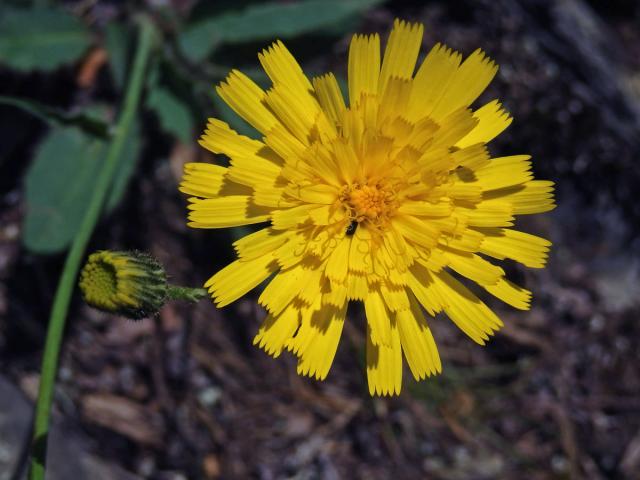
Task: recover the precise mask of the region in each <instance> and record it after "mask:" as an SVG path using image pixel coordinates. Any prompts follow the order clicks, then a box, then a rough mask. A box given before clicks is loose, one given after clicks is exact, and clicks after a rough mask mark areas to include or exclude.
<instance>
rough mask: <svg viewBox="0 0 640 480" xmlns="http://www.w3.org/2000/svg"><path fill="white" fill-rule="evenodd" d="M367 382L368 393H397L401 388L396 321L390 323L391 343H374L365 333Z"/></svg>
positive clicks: (399, 347) (369, 335) (398, 338)
mask: <svg viewBox="0 0 640 480" xmlns="http://www.w3.org/2000/svg"><path fill="white" fill-rule="evenodd" d="M366 356H367V383H368V384H369V394H370V395H389V396H391V395H398V394H399V393H400V389H401V388H402V346H401V345H400V334H399V333H398V326H397V324H396V322H395V321H394V322H393V325H391V343H390V345H389V346H386V345H375V344H374V343H373V341H372V340H371V332H370V331H369V332H368V335H367V355H366Z"/></svg>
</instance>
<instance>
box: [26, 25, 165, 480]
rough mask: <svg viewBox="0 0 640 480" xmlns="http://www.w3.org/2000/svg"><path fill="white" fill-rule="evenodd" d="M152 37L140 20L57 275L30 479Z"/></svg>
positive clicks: (34, 477)
mask: <svg viewBox="0 0 640 480" xmlns="http://www.w3.org/2000/svg"><path fill="white" fill-rule="evenodd" d="M153 37H154V28H153V25H152V24H151V23H150V21H149V20H146V19H142V20H141V25H140V36H139V41H138V46H137V50H136V54H135V59H134V62H133V68H132V73H131V76H130V79H129V83H128V86H127V92H126V96H125V99H124V104H123V107H122V111H121V114H120V118H119V119H118V124H117V126H116V130H115V134H114V137H113V140H112V141H111V145H110V147H109V152H108V155H107V158H106V160H105V163H104V165H103V167H102V170H101V171H100V174H99V176H98V179H97V183H96V187H95V190H94V192H93V197H92V198H91V201H90V202H89V205H88V207H87V210H86V212H85V214H84V218H83V219H82V224H81V225H80V229H79V231H78V234H77V235H76V237H75V238H74V240H73V243H72V245H71V249H70V250H69V254H68V255H67V259H66V261H65V263H64V269H63V271H62V275H61V276H60V283H59V284H58V289H57V290H56V295H55V298H54V301H53V307H52V309H51V316H50V317H49V327H48V330H47V338H46V342H45V347H44V354H43V358H42V371H41V374H40V389H39V392H38V401H37V404H36V416H35V422H34V429H33V443H32V446H31V448H32V452H31V464H30V472H29V478H30V480H43V479H44V476H45V461H46V450H47V449H46V443H47V434H48V432H49V420H50V415H51V404H52V400H53V390H54V384H55V379H56V373H57V370H58V356H59V353H60V344H61V342H62V335H63V332H64V326H65V320H66V317H67V313H68V310H69V302H70V301H71V294H72V293H73V288H74V284H75V281H76V278H77V275H78V270H79V268H80V261H81V260H82V257H83V256H84V253H85V249H86V247H87V243H88V242H89V240H90V238H91V234H92V233H93V230H94V228H95V226H96V223H97V221H98V218H99V216H100V211H101V210H102V207H103V204H104V200H105V197H106V194H107V192H108V190H109V187H110V186H111V183H112V178H113V176H114V173H115V171H116V167H117V164H118V158H119V157H120V153H121V152H122V148H123V146H124V141H125V138H126V136H127V133H128V132H129V130H130V129H131V124H132V122H133V120H134V118H135V116H136V111H137V108H138V103H139V101H140V96H141V92H142V88H143V85H144V77H145V75H144V74H145V69H146V65H147V60H148V58H149V54H150V52H151V47H152V44H153ZM79 160H80V159H79Z"/></svg>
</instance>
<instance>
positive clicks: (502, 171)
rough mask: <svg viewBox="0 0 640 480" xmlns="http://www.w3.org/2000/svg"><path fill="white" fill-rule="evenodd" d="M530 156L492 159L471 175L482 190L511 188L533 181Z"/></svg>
mask: <svg viewBox="0 0 640 480" xmlns="http://www.w3.org/2000/svg"><path fill="white" fill-rule="evenodd" d="M530 159H531V156H530V155H512V156H509V157H500V158H492V159H491V160H490V161H489V163H487V164H486V165H485V166H483V167H481V168H479V169H477V170H475V171H474V172H473V175H474V176H475V178H476V182H477V183H478V184H479V185H480V186H481V187H482V189H483V190H485V191H487V190H495V189H498V188H506V187H511V186H513V185H518V184H521V183H525V182H528V181H529V180H532V179H533V174H532V173H531V161H530Z"/></svg>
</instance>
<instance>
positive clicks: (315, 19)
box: [178, 0, 383, 61]
mask: <svg viewBox="0 0 640 480" xmlns="http://www.w3.org/2000/svg"><path fill="white" fill-rule="evenodd" d="M382 1H383V0H302V1H300V2H296V3H280V2H271V3H263V4H257V5H253V6H250V7H248V8H246V9H244V10H242V11H240V12H233V13H226V14H222V15H219V16H217V17H214V18H209V19H205V20H201V21H199V22H197V23H195V24H193V25H192V26H189V27H187V28H186V29H185V31H184V32H183V33H182V34H181V35H180V37H179V38H178V42H179V45H180V47H181V49H182V51H183V52H184V54H185V55H187V57H189V58H191V59H192V60H194V61H201V60H204V59H205V58H207V57H208V56H209V55H210V54H211V53H212V52H213V51H214V50H215V48H216V47H217V46H218V45H220V44H222V43H243V42H250V41H256V40H272V39H275V38H281V39H283V38H292V37H295V36H298V35H301V34H304V33H310V32H317V31H320V30H322V29H325V28H330V27H332V26H334V25H335V24H336V23H337V22H341V21H343V20H345V19H348V18H350V17H352V16H354V15H357V14H359V13H362V12H363V11H366V10H368V9H370V8H371V7H373V6H375V5H378V4H380V3H382Z"/></svg>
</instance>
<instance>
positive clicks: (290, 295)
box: [258, 265, 311, 315]
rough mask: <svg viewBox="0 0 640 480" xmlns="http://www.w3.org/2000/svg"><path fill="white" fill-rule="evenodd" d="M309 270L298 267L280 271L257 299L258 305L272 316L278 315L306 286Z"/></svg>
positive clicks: (309, 275) (309, 274)
mask: <svg viewBox="0 0 640 480" xmlns="http://www.w3.org/2000/svg"><path fill="white" fill-rule="evenodd" d="M310 277H311V270H309V269H307V268H303V267H302V266H300V265H296V266H295V267H291V268H289V269H287V270H280V271H279V272H278V273H277V274H276V275H275V276H274V277H273V279H272V280H271V281H270V282H269V284H268V285H267V286H266V287H265V289H264V290H263V291H262V293H261V294H260V297H259V298H258V303H259V304H260V305H262V306H263V307H265V308H266V309H267V310H268V311H269V312H270V313H272V314H273V315H277V314H279V313H280V312H281V311H282V310H284V308H285V307H287V306H288V305H289V304H290V303H291V301H292V300H293V299H294V298H295V297H296V296H297V295H298V293H299V292H300V291H301V290H302V289H303V288H304V287H305V286H306V284H307V282H308V281H309V278H310Z"/></svg>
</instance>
